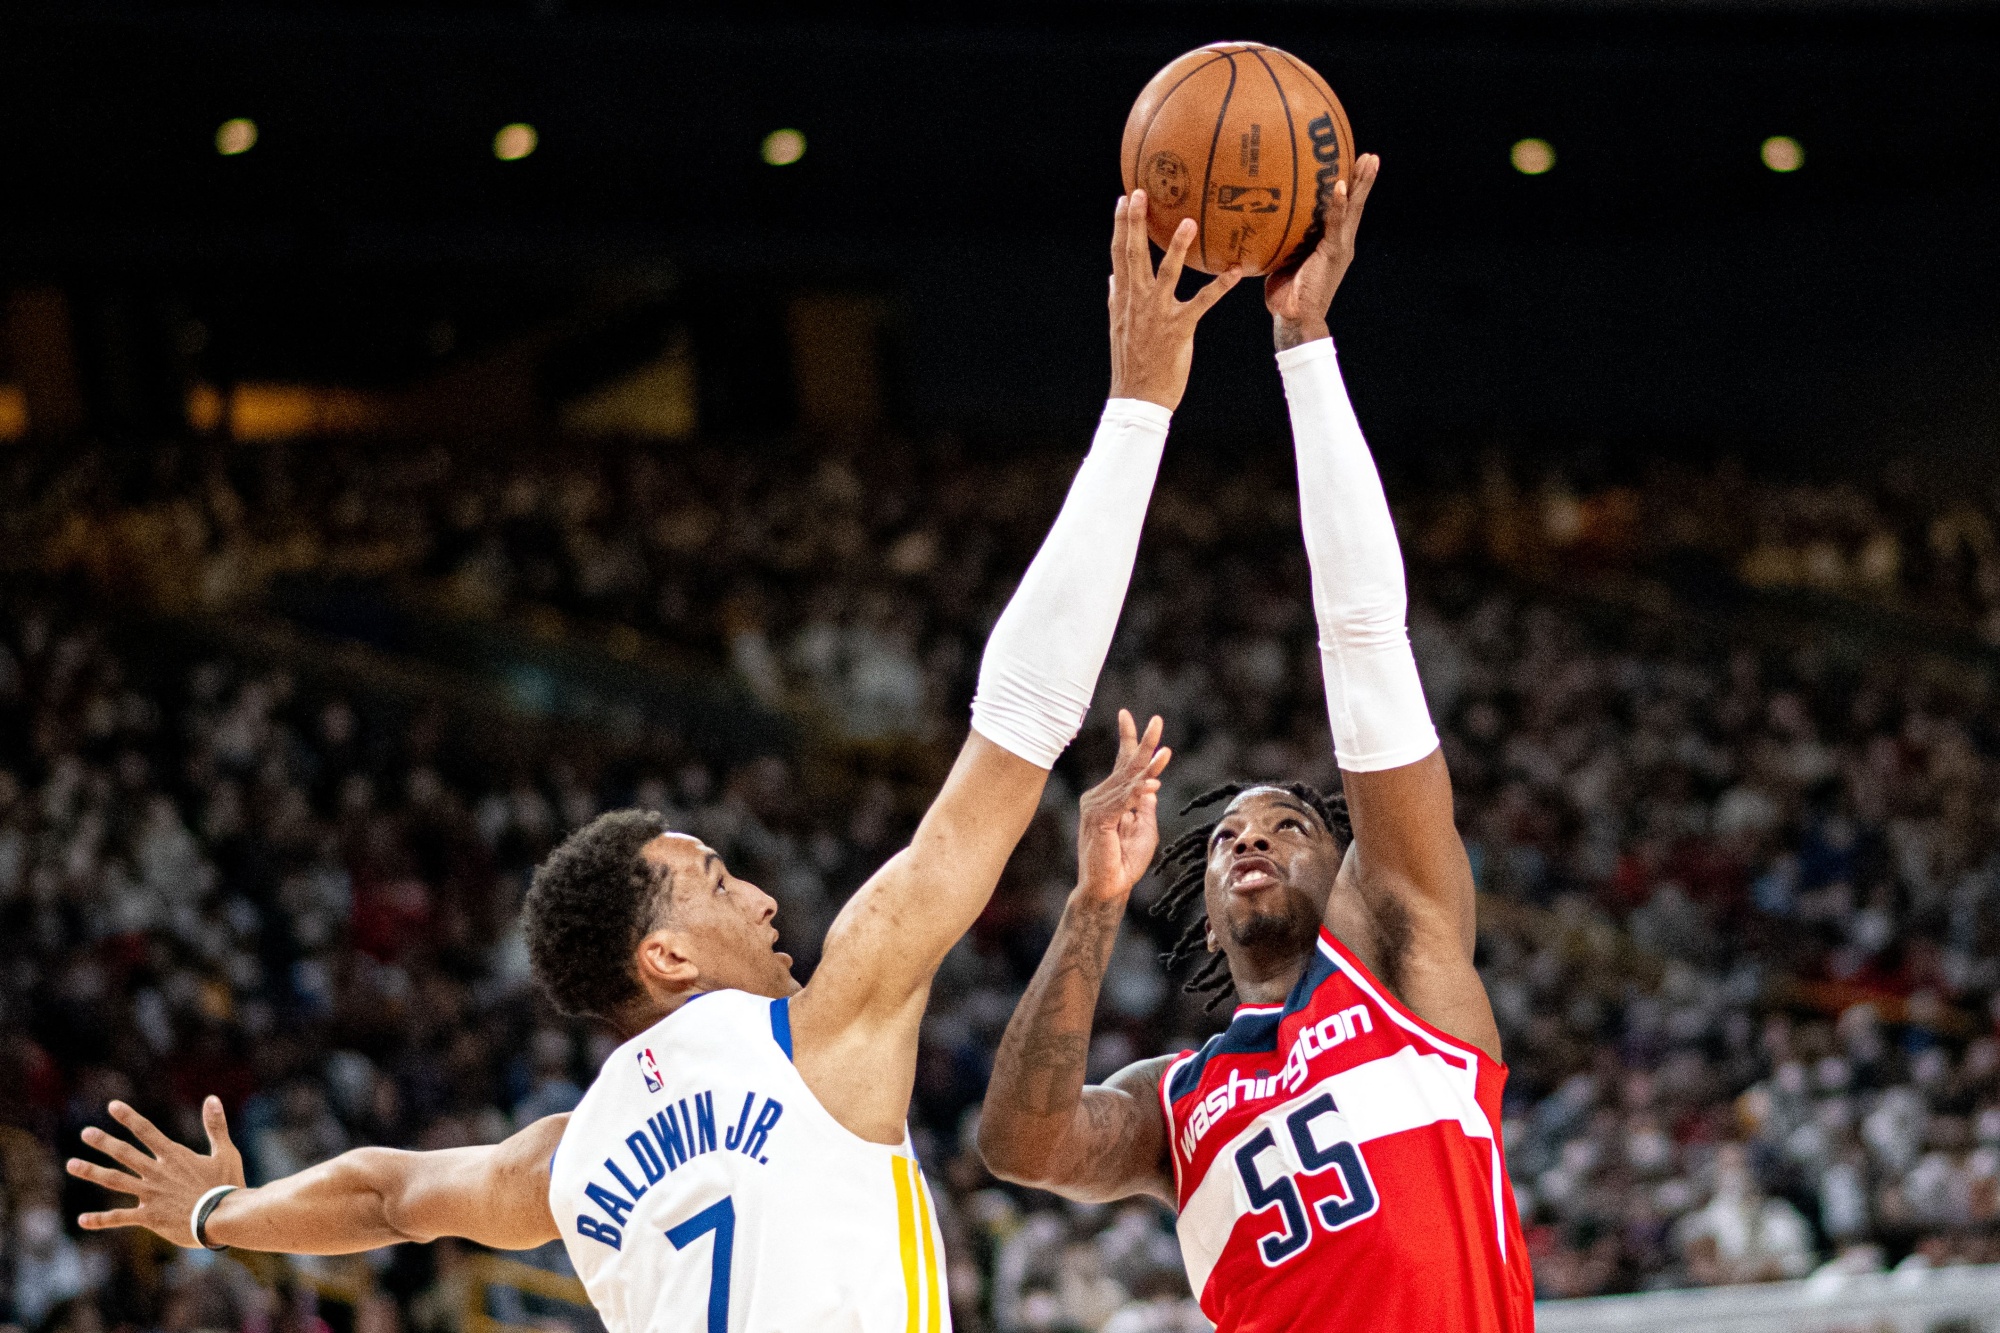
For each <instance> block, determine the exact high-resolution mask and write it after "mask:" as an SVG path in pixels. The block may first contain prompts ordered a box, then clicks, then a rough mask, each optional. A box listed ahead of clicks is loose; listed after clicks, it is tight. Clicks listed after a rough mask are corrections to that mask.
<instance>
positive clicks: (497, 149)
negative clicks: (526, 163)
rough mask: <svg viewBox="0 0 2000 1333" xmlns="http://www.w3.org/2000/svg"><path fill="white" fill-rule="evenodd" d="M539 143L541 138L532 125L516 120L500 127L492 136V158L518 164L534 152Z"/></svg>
mask: <svg viewBox="0 0 2000 1333" xmlns="http://www.w3.org/2000/svg"><path fill="white" fill-rule="evenodd" d="M541 141H542V137H541V136H540V135H539V134H536V133H535V127H534V126H533V125H529V124H527V123H526V122H524V121H518V120H517V121H515V122H514V123H513V124H511V125H502V126H501V127H500V131H499V133H497V134H495V135H494V136H493V156H495V157H497V158H499V159H500V160H501V161H502V162H519V161H520V160H521V159H522V158H524V157H526V156H527V155H528V154H530V153H532V152H534V151H535V147H536V145H538V144H540V143H541Z"/></svg>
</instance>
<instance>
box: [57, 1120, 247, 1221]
mask: <svg viewBox="0 0 2000 1333" xmlns="http://www.w3.org/2000/svg"><path fill="white" fill-rule="evenodd" d="M109 1109H110V1111H111V1118H112V1119H114V1120H116V1121H117V1122H118V1123H119V1124H121V1125H123V1126H125V1128H127V1129H129V1130H131V1131H132V1136H133V1137H134V1138H136V1139H138V1140H139V1142H140V1144H141V1145H143V1146H144V1148H145V1151H143V1152H142V1151H140V1149H139V1148H135V1147H134V1146H132V1145H131V1144H129V1143H127V1142H126V1141H125V1140H123V1139H121V1138H118V1137H116V1136H115V1135H111V1134H107V1133H105V1132H104V1131H103V1130H101V1129H99V1128H97V1127H96V1126H95V1125H92V1126H91V1127H89V1128H88V1129H86V1130H84V1131H83V1141H84V1143H85V1144H86V1145H87V1146H89V1147H91V1148H95V1149H96V1150H97V1151H98V1152H101V1153H103V1154H104V1155H105V1156H106V1157H109V1158H110V1159H111V1160H112V1161H114V1162H116V1163H118V1165H119V1166H121V1167H123V1168H125V1169H124V1170H122V1171H115V1170H113V1169H112V1168H110V1167H108V1166H99V1165H98V1164H97V1163H95V1162H86V1161H84V1160H82V1159H81V1158H77V1157H72V1158H70V1159H69V1162H68V1165H67V1168H66V1169H67V1170H68V1171H69V1173H70V1174H71V1175H73V1176H75V1177H76V1178H77V1179H78V1180H87V1181H89V1182H90V1183H91V1184H93V1185H102V1186H103V1187H104V1188H105V1189H108V1190H111V1191H112V1192H114V1193H117V1194H130V1195H132V1196H133V1197H135V1198H136V1199H137V1200H138V1204H137V1206H136V1207H131V1208H113V1209H111V1210H109V1211H108V1212H102V1213H85V1214H83V1215H82V1216H81V1217H79V1218H77V1219H76V1221H77V1225H78V1226H80V1227H82V1228H83V1229H84V1230H86V1231H104V1230H108V1229H109V1228H111V1227H145V1228H146V1229H147V1230H149V1231H152V1232H154V1233H156V1234H158V1235H159V1236H161V1237H162V1238H164V1239H166V1240H170V1241H172V1242H173V1243H174V1244H176V1245H182V1246H186V1247H188V1248H190V1249H192V1248H193V1247H194V1245H195V1244H196V1241H195V1238H194V1232H193V1231H191V1230H190V1229H189V1225H188V1224H189V1222H190V1221H191V1220H192V1219H191V1217H190V1214H192V1213H193V1212H194V1206H195V1204H196V1203H197V1202H199V1201H200V1199H201V1196H202V1195H204V1194H206V1193H208V1191H209V1190H211V1189H213V1188H215V1187H216V1186H217V1185H238V1186H240V1185H242V1184H243V1154H242V1153H240V1152H238V1151H236V1145H235V1144H234V1143H231V1142H230V1141H229V1121H228V1118H227V1117H226V1116H224V1115H223V1113H222V1101H221V1099H220V1098H217V1097H210V1098H209V1099H208V1100H207V1101H205V1102H203V1103H202V1105H201V1123H202V1127H203V1128H205V1129H206V1130H207V1131H208V1151H207V1152H206V1153H198V1152H196V1151H195V1150H194V1149H192V1148H184V1147H182V1146H181V1145H180V1144H178V1143H175V1142H174V1141H173V1140H172V1139H170V1138H168V1137H167V1136H166V1135H165V1134H162V1133H161V1132H160V1130H159V1128H158V1127H157V1126H156V1125H154V1124H153V1122H152V1121H150V1120H148V1119H146V1117H145V1116H142V1115H140V1114H139V1113H138V1112H137V1111H135V1110H133V1109H132V1108H131V1107H129V1106H127V1105H126V1104H125V1103H124V1102H113V1103H111V1105H110V1108H109Z"/></svg>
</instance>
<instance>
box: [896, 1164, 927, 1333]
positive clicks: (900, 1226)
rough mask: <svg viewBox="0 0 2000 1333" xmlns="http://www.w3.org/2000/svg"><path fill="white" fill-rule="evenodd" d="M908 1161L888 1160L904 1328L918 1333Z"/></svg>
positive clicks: (914, 1234) (913, 1211)
mask: <svg viewBox="0 0 2000 1333" xmlns="http://www.w3.org/2000/svg"><path fill="white" fill-rule="evenodd" d="M912 1165H914V1164H913V1163H912V1162H911V1161H910V1159H909V1158H907V1157H891V1158H890V1159H889V1169H890V1171H891V1173H892V1174H893V1175H894V1176H895V1177H896V1231H897V1233H898V1235H899V1236H900V1238H901V1240H902V1242H903V1295H904V1296H905V1297H906V1298H907V1300H908V1306H909V1317H908V1319H907V1321H906V1322H905V1323H904V1325H903V1327H904V1328H905V1329H906V1330H907V1331H908V1333H917V1309H918V1305H919V1302H920V1298H919V1297H918V1295H917V1210H916V1207H915V1201H914V1200H913V1199H912V1198H911V1196H912V1195H913V1194H914V1193H916V1190H914V1189H912V1187H911V1186H912V1172H911V1167H912Z"/></svg>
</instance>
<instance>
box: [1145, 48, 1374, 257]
mask: <svg viewBox="0 0 2000 1333" xmlns="http://www.w3.org/2000/svg"><path fill="white" fill-rule="evenodd" d="M1121 164H1122V169H1123V172H1124V177H1125V192H1126V193H1127V194H1130V193H1131V192H1132V191H1133V190H1135V189H1144V190H1145V191H1146V196H1147V199H1148V200H1149V205H1148V210H1147V215H1146V222H1147V230H1148V232H1149V233H1150V234H1151V236H1152V238H1153V243H1154V244H1155V245H1157V246H1159V247H1161V248H1162V249H1165V248H1166V244H1167V242H1168V241H1169V240H1170V239H1172V237H1173V234H1174V229H1175V228H1176V227H1178V226H1180V223H1181V219H1182V218H1193V219H1194V220H1195V225H1196V226H1198V227H1200V228H1201V231H1200V234H1199V235H1198V236H1197V237H1196V238H1195V243H1194V246H1193V247H1192V248H1191V249H1190V250H1189V251H1188V261H1187V262H1188V264H1189V265H1190V266H1191V267H1193V268H1198V269H1200V270H1201V271H1202V272H1204V273H1220V272H1222V271H1223V270H1224V269H1226V268H1229V267H1230V266H1231V265H1241V266H1242V268H1243V271H1244V273H1245V274H1251V275H1254V274H1259V273H1269V272H1271V271H1273V270H1274V269H1279V268H1283V267H1284V266H1285V264H1286V263H1287V262H1289V261H1291V260H1293V259H1294V258H1297V257H1299V255H1300V254H1301V253H1302V247H1303V246H1304V244H1305V242H1306V241H1307V240H1308V238H1310V239H1312V240H1315V241H1316V240H1317V239H1318V236H1319V231H1318V228H1317V226H1316V225H1315V223H1316V221H1317V219H1318V217H1319V202H1320V200H1322V199H1324V198H1325V197H1327V196H1328V195H1330V194H1331V193H1332V191H1333V185H1334V182H1335V181H1342V180H1346V179H1348V177H1349V176H1350V175H1351V174H1352V173H1353V171H1354V131H1353V130H1352V129H1351V128H1350V127H1349V126H1348V123H1347V113H1346V112H1345V111H1343V110H1342V109H1341V106H1340V99H1339V98H1337V97H1335V96H1334V95H1333V89H1331V88H1329V87H1328V86H1327V83H1326V80H1325V79H1322V78H1321V77H1320V76H1319V75H1318V74H1316V73H1315V72H1314V71H1313V70H1312V68H1311V67H1310V66H1308V65H1307V64H1306V63H1305V62H1304V61H1302V60H1300V59H1299V58H1298V57H1296V56H1293V55H1290V54H1288V53H1286V52H1284V51H1280V50H1279V49H1278V48H1277V47H1275V46H1264V45H1261V44H1259V43H1257V42H1217V43H1215V44H1214V45H1212V46H1204V47H1202V48H1201V49H1199V50H1196V51H1190V52H1188V53H1187V54H1186V55H1184V56H1181V57H1179V58H1178V59H1176V60H1175V61H1173V62H1172V63H1171V64H1169V65H1168V66H1167V67H1166V68H1165V69H1163V70H1161V71H1160V72H1159V73H1158V74H1155V75H1154V76H1153V78H1152V81H1151V82H1150V83H1148V84H1147V85H1146V87H1145V89H1144V90H1143V91H1142V92H1140V94H1139V100H1138V101H1136V102H1134V103H1133V104H1132V114H1131V115H1130V116H1128V117H1127V118H1126V121H1125V140H1124V145H1123V152H1122V156H1121Z"/></svg>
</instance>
